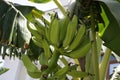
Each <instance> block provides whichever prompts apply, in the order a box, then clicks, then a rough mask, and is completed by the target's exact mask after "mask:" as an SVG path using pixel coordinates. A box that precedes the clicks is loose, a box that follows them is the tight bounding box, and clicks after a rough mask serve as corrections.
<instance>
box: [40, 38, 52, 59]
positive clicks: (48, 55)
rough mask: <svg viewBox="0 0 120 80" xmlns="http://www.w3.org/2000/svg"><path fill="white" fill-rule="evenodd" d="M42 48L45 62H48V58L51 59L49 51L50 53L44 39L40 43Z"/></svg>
mask: <svg viewBox="0 0 120 80" xmlns="http://www.w3.org/2000/svg"><path fill="white" fill-rule="evenodd" d="M42 46H43V48H44V53H45V57H46V60H47V61H48V60H49V58H50V57H51V51H50V46H49V44H48V43H47V41H46V40H45V39H43V41H42Z"/></svg>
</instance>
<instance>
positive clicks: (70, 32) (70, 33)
mask: <svg viewBox="0 0 120 80" xmlns="http://www.w3.org/2000/svg"><path fill="white" fill-rule="evenodd" d="M77 24H78V19H77V16H76V15H74V16H73V18H72V21H70V22H69V24H68V27H67V32H66V36H65V39H64V41H63V47H64V48H66V47H68V46H69V45H70V43H71V41H72V40H73V38H74V36H75V33H76V28H77Z"/></svg>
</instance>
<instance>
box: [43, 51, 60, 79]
mask: <svg viewBox="0 0 120 80" xmlns="http://www.w3.org/2000/svg"><path fill="white" fill-rule="evenodd" d="M59 56H60V53H59V52H58V51H57V50H54V52H53V55H52V57H51V59H50V60H49V63H48V68H47V69H46V70H45V71H44V72H43V74H42V75H44V74H46V75H48V74H49V73H51V72H52V71H54V69H55V68H56V67H57V62H58V59H59ZM41 78H42V79H43V76H42V77H41Z"/></svg>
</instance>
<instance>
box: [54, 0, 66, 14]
mask: <svg viewBox="0 0 120 80" xmlns="http://www.w3.org/2000/svg"><path fill="white" fill-rule="evenodd" d="M53 1H54V2H55V4H56V5H57V6H58V8H59V9H60V10H61V12H62V13H63V15H64V16H66V11H65V9H64V8H63V6H61V4H60V3H59V2H58V0H53Z"/></svg>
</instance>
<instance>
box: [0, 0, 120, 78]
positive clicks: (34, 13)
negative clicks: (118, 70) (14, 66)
mask: <svg viewBox="0 0 120 80" xmlns="http://www.w3.org/2000/svg"><path fill="white" fill-rule="evenodd" d="M29 1H32V2H36V3H46V2H49V1H50V0H29ZM53 1H54V3H55V4H56V5H57V6H58V8H59V9H60V10H61V12H62V13H63V15H64V18H63V19H60V18H59V15H58V14H57V13H54V14H53V15H50V17H51V20H50V22H49V21H47V20H46V19H45V18H44V17H43V16H42V14H44V12H42V11H40V10H37V9H35V8H34V7H31V6H20V5H14V4H12V3H9V2H6V1H3V0H2V1H0V6H3V5H4V6H5V8H4V9H3V8H2V7H0V11H2V12H1V13H0V16H1V18H0V25H1V28H0V29H1V34H0V40H1V47H2V48H3V49H4V50H3V51H2V53H4V54H2V56H3V58H4V57H5V56H6V55H8V53H7V51H6V50H7V49H9V48H10V51H9V54H11V53H12V52H13V53H15V52H16V54H15V55H16V56H19V57H20V58H21V59H22V61H23V63H24V66H25V67H26V69H27V72H28V74H29V75H30V76H31V77H33V78H37V79H40V80H65V79H68V80H69V77H68V75H69V76H71V77H72V79H73V80H77V79H78V80H79V79H81V80H88V79H89V80H104V79H105V78H106V71H107V67H108V63H109V59H110V55H111V52H112V51H113V52H114V53H115V54H117V55H118V56H120V48H119V47H120V45H119V44H120V42H119V41H120V40H119V39H120V36H119V30H120V23H119V22H120V17H119V14H120V11H119V8H120V2H119V0H76V1H75V4H74V6H72V7H73V8H72V11H70V12H68V11H69V8H68V10H66V9H65V8H64V7H63V6H62V5H61V4H60V3H59V2H58V0H53ZM13 12H14V14H13ZM39 20H41V21H42V23H41V22H39ZM5 22H10V25H9V27H8V26H7V24H6V23H5ZM21 22H22V24H21ZM23 23H24V25H23ZM16 25H17V27H16ZM3 26H4V27H3ZM19 26H20V27H19ZM23 26H24V28H23ZM26 31H27V32H26ZM16 32H17V33H16ZM18 33H19V34H18ZM26 33H27V35H26ZM28 35H30V36H28ZM18 36H20V37H18ZM103 42H104V43H103ZM102 45H104V46H106V50H105V51H102ZM19 48H21V49H19ZM101 52H104V56H103V58H102V60H101V61H99V58H100V55H101ZM21 53H25V54H21ZM21 55H22V56H21ZM10 56H14V55H12V54H11V55H10ZM66 57H67V58H70V59H72V60H73V61H74V63H71V62H69V61H68V60H67V58H66ZM35 60H37V61H38V62H39V64H40V65H41V67H40V69H39V68H38V67H37V66H36V65H35V64H34V63H33V62H32V61H35ZM60 62H62V63H63V65H64V66H62V65H61V64H58V63H60Z"/></svg>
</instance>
